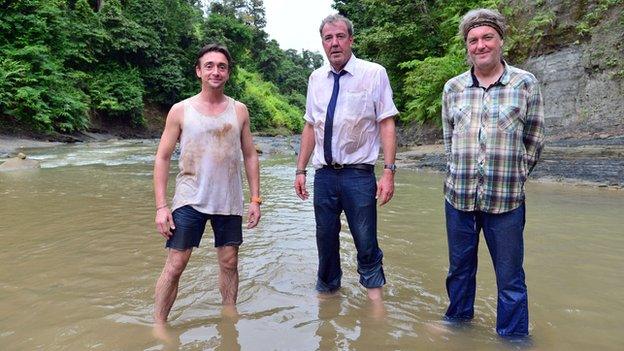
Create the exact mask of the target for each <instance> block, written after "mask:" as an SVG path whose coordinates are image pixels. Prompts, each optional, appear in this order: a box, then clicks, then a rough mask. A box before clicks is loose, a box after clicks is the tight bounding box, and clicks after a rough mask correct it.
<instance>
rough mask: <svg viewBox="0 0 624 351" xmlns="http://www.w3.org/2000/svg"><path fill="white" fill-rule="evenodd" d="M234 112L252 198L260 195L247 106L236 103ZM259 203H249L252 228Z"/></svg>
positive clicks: (256, 221)
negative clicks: (239, 131)
mask: <svg viewBox="0 0 624 351" xmlns="http://www.w3.org/2000/svg"><path fill="white" fill-rule="evenodd" d="M236 114H237V116H238V118H239V119H240V120H241V122H242V123H241V149H242V152H243V160H244V163H245V174H246V175H247V183H248V184H249V194H250V196H251V197H252V198H259V197H260V162H259V160H258V152H257V151H256V147H255V146H254V143H253V136H252V135H251V128H250V125H249V111H248V110H247V106H245V105H244V104H242V103H239V102H237V103H236ZM260 217H261V214H260V204H259V203H257V202H255V201H251V202H250V204H249V211H248V219H247V228H253V227H255V226H256V225H258V222H259V221H260Z"/></svg>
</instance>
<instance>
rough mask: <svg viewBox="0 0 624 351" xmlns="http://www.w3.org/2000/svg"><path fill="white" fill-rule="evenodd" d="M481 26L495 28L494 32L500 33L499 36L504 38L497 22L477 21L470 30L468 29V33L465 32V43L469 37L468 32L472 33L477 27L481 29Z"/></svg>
mask: <svg viewBox="0 0 624 351" xmlns="http://www.w3.org/2000/svg"><path fill="white" fill-rule="evenodd" d="M481 26H488V27H492V28H494V30H496V32H498V35H500V37H501V39H502V38H503V30H502V29H501V27H500V26H499V25H498V24H497V23H496V22H494V21H492V20H489V19H482V20H478V21H476V22H475V23H473V24H471V25H470V26H469V27H468V28H466V31H465V32H464V41H465V40H466V38H467V37H468V32H470V30H471V29H473V28H476V27H481Z"/></svg>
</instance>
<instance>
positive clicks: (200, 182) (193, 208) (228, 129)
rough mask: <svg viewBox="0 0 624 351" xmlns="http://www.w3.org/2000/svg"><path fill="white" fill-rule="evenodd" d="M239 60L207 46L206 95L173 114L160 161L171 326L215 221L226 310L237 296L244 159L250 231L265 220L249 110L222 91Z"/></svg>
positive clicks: (200, 65)
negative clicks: (182, 287) (170, 189)
mask: <svg viewBox="0 0 624 351" xmlns="http://www.w3.org/2000/svg"><path fill="white" fill-rule="evenodd" d="M231 69H232V59H231V56H230V53H229V52H228V50H227V49H226V48H225V47H223V46H221V45H215V44H211V45H206V46H204V47H203V48H202V49H201V50H200V52H199V54H198V56H197V62H196V66H195V72H196V74H197V77H198V78H199V79H200V80H201V92H199V94H197V95H195V96H193V97H190V98H188V99H186V100H184V101H181V102H179V103H177V104H175V105H173V107H171V110H170V111H169V115H168V116H167V122H166V125H165V129H164V131H163V134H162V137H161V139H160V144H159V145H158V151H157V153H156V160H155V162H154V194H155V199H156V228H157V230H158V232H159V233H160V234H161V235H162V236H163V237H165V239H167V243H166V247H167V248H168V254H167V260H166V262H165V267H164V269H163V271H162V273H161V275H160V278H159V279H158V282H157V283H156V292H155V303H154V321H155V324H156V326H164V325H165V323H166V322H167V316H168V315H169V311H170V310H171V307H172V306H173V302H174V301H175V298H176V295H177V292H178V283H179V281H180V276H181V275H182V272H183V271H184V269H185V267H186V264H187V263H188V261H189V258H190V257H191V252H192V250H193V247H198V246H199V242H200V240H201V237H202V234H203V232H204V229H205V225H206V222H207V221H208V220H210V222H211V225H212V229H213V232H214V240H215V247H216V249H217V256H218V260H219V290H220V291H221V298H222V300H221V302H222V304H223V305H224V306H225V307H230V308H232V309H233V306H234V305H235V304H236V297H237V295H238V246H239V245H240V244H241V243H242V212H243V191H242V182H241V156H242V159H243V162H244V166H245V173H246V175H247V181H248V184H249V191H250V195H251V201H250V204H249V209H248V212H247V215H248V222H247V228H253V227H255V226H256V225H257V224H258V221H259V220H260V204H261V203H262V201H261V199H260V172H259V163H258V155H257V152H256V149H255V147H254V144H253V139H252V135H251V130H250V126H249V112H248V111H247V107H246V106H245V105H244V104H242V103H240V102H238V101H235V100H234V99H232V98H230V97H228V96H226V95H225V94H224V93H223V88H224V86H225V83H226V82H227V81H228V79H229V77H230V72H231ZM178 141H179V142H180V160H179V168H180V172H179V173H178V175H177V177H176V187H175V194H174V197H173V200H172V204H171V206H169V205H168V203H167V196H166V189H167V179H168V176H169V164H170V162H171V154H172V153H173V151H174V149H175V147H176V143H177V142H178Z"/></svg>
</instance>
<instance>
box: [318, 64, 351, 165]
mask: <svg viewBox="0 0 624 351" xmlns="http://www.w3.org/2000/svg"><path fill="white" fill-rule="evenodd" d="M345 73H347V71H345V70H342V71H340V73H334V72H332V75H333V76H334V90H332V95H331V98H330V99H329V105H327V116H326V118H325V132H324V134H323V151H324V154H325V162H326V163H327V164H328V165H331V164H332V160H333V157H332V132H333V129H334V111H335V110H336V100H338V91H339V90H340V77H342V76H343V75H344V74H345Z"/></svg>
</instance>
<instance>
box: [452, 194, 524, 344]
mask: <svg viewBox="0 0 624 351" xmlns="http://www.w3.org/2000/svg"><path fill="white" fill-rule="evenodd" d="M445 211H446V227H447V236H448V245H449V273H448V276H447V278H446V288H447V292H448V295H449V300H450V304H449V308H448V310H447V311H446V317H448V318H450V319H470V318H472V317H473V316H474V299H475V289H476V272H477V250H478V244H479V232H480V231H481V229H483V233H484V236H485V240H486V243H487V245H488V249H489V251H490V256H491V257H492V262H493V265H494V271H495V273H496V284H497V288H498V304H497V319H496V331H497V333H498V334H500V335H504V336H512V335H518V336H522V335H527V334H528V302H527V288H526V285H525V275H524V270H523V268H522V262H523V256H524V244H523V237H522V236H523V231H524V223H525V206H524V204H523V205H521V206H520V207H519V208H517V209H515V210H513V211H510V212H506V213H502V214H489V213H484V212H465V211H459V210H457V209H455V208H453V206H452V205H450V204H449V203H448V202H446V204H445Z"/></svg>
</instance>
